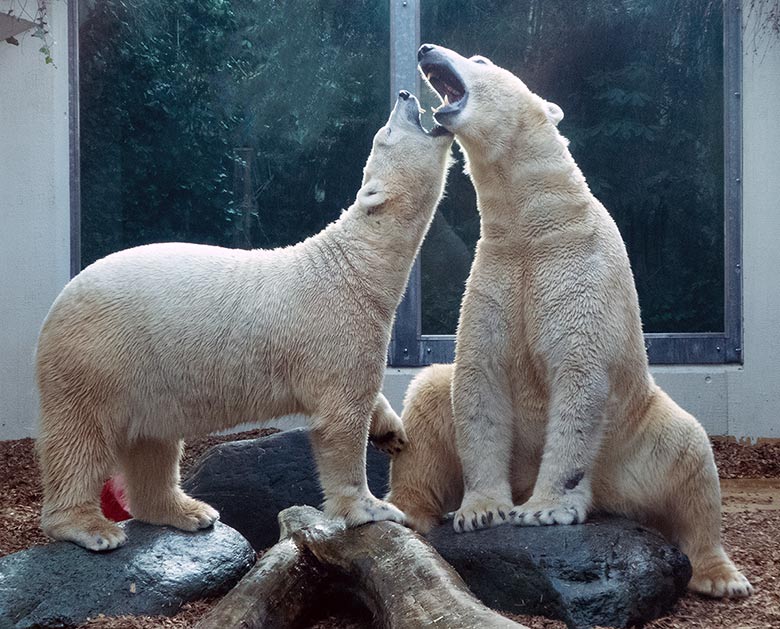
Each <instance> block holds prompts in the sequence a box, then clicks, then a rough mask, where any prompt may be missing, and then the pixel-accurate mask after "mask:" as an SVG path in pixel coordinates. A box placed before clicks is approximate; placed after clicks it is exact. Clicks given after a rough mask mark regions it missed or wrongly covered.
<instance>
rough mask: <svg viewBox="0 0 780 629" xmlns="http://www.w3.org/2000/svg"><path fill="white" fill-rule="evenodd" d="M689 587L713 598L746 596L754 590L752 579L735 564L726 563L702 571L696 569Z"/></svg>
mask: <svg viewBox="0 0 780 629" xmlns="http://www.w3.org/2000/svg"><path fill="white" fill-rule="evenodd" d="M688 589H689V590H691V591H692V592H697V593H698V594H704V595H705V596H711V597H713V598H745V597H746V596H750V595H751V594H753V591H754V590H753V586H752V585H750V581H748V580H747V578H745V576H744V575H743V574H742V573H741V572H740V571H739V570H737V569H736V568H735V567H734V566H733V565H728V564H726V563H723V564H719V565H717V566H714V567H712V568H710V569H709V570H707V571H702V572H697V571H696V570H695V569H694V573H693V577H692V578H691V580H690V582H689V583H688Z"/></svg>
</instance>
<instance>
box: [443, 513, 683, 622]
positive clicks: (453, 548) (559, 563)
mask: <svg viewBox="0 0 780 629" xmlns="http://www.w3.org/2000/svg"><path fill="white" fill-rule="evenodd" d="M428 541H429V542H431V544H432V545H433V546H434V548H436V550H437V551H439V553H440V554H441V556H442V557H444V559H445V560H446V561H448V562H449V563H450V564H451V565H452V566H453V567H454V568H455V570H456V571H457V572H458V573H459V574H460V575H461V577H463V580H464V581H466V583H467V584H468V586H469V587H470V588H471V590H472V591H473V592H474V594H475V595H476V596H477V597H478V598H479V599H480V600H482V602H483V603H485V604H486V605H488V606H489V607H492V608H494V609H499V610H502V611H506V612H510V613H517V614H534V615H543V616H547V617H548V618H557V619H560V620H563V621H564V622H566V624H567V625H568V626H569V627H577V628H580V627H591V626H594V625H602V626H609V627H629V626H634V625H641V624H642V623H643V622H646V621H648V620H651V619H653V618H657V617H658V616H660V615H662V614H664V613H665V612H666V611H668V610H669V609H670V608H671V607H672V605H674V603H675V602H676V601H677V599H678V598H679V597H680V596H681V595H682V594H683V593H684V592H685V587H686V585H687V584H688V581H689V579H690V577H691V566H690V563H689V562H688V559H687V557H686V556H685V555H683V554H682V553H681V552H680V551H679V550H678V549H677V548H675V547H674V546H672V545H670V544H669V543H668V542H666V540H665V539H664V538H663V537H662V536H661V535H660V534H659V533H656V532H655V531H653V530H651V529H648V528H646V527H643V526H640V525H639V524H637V523H635V522H631V521H629V520H624V519H620V518H607V517H595V518H593V519H591V520H590V521H589V522H587V523H586V524H582V525H578V526H541V527H517V526H511V525H504V526H499V527H497V528H493V529H487V530H483V531H477V532H475V533H461V534H458V533H455V532H454V531H453V529H452V524H451V523H445V524H443V525H441V526H439V527H437V528H435V529H434V530H433V531H431V532H430V534H429V535H428Z"/></svg>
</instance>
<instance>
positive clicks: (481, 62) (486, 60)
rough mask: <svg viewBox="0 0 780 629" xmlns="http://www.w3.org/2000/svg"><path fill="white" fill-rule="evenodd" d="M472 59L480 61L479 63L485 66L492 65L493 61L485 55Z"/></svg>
mask: <svg viewBox="0 0 780 629" xmlns="http://www.w3.org/2000/svg"><path fill="white" fill-rule="evenodd" d="M471 61H473V62H474V63H479V64H481V65H483V66H488V65H492V63H491V62H490V60H489V59H486V58H485V57H480V56H476V57H472V58H471Z"/></svg>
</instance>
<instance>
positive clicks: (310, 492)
mask: <svg viewBox="0 0 780 629" xmlns="http://www.w3.org/2000/svg"><path fill="white" fill-rule="evenodd" d="M366 467H367V475H368V486H369V488H370V489H371V492H372V493H373V494H374V495H375V496H378V497H380V498H381V497H382V496H384V494H385V493H386V491H387V483H388V469H389V457H388V456H387V455H386V454H384V453H382V452H380V451H378V450H376V449H375V448H373V447H372V446H369V447H368V450H367V466H366ZM183 487H184V490H185V491H186V492H187V493H188V494H189V495H191V496H193V497H195V498H198V499H200V500H203V501H205V502H207V503H209V504H210V505H211V506H213V507H214V508H215V509H217V510H218V511H219V514H220V520H221V521H222V522H224V523H225V524H227V525H229V526H232V527H233V528H234V529H236V530H237V531H240V532H241V534H242V535H243V536H244V537H246V538H247V539H248V540H249V541H250V542H251V544H252V546H254V547H255V548H256V549H258V550H261V549H264V548H268V547H269V546H273V545H274V544H275V543H276V542H277V541H278V540H279V524H278V522H277V519H276V516H277V515H278V514H279V512H280V511H282V510H284V509H287V508H288V507H293V506H296V505H309V506H312V507H318V508H319V507H320V506H321V505H322V500H323V495H322V490H321V488H320V483H319V476H318V475H317V467H316V464H315V461H314V455H313V453H312V451H311V446H310V445H309V437H308V431H307V430H306V429H305V428H299V429H295V430H287V431H284V432H279V433H276V434H273V435H269V436H268V437H261V438H260V439H250V440H246V441H232V442H228V443H222V444H219V445H217V446H214V447H213V448H211V449H210V450H208V451H207V452H206V453H205V454H204V455H203V457H202V458H201V459H200V461H198V463H197V464H196V466H195V468H194V469H193V470H192V472H191V473H190V475H189V477H188V478H187V479H186V480H185V482H184V483H183Z"/></svg>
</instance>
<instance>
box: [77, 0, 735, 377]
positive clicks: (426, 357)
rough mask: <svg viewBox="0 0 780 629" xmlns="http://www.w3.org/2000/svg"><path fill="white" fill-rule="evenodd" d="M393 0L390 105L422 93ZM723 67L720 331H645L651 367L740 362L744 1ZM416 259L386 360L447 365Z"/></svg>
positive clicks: (728, 9) (403, 12) (448, 356)
mask: <svg viewBox="0 0 780 629" xmlns="http://www.w3.org/2000/svg"><path fill="white" fill-rule="evenodd" d="M421 1H422V0H390V16H389V17H390V102H391V104H392V103H393V102H395V98H396V95H397V93H398V91H399V90H400V89H407V90H409V91H411V92H413V93H415V94H419V93H420V92H419V87H420V77H419V74H418V72H417V62H416V59H417V48H418V47H419V45H420V2H421ZM67 6H68V9H67V10H68V70H69V90H68V96H69V112H70V114H69V116H70V120H69V127H70V129H69V136H70V195H69V196H70V225H71V229H70V231H71V237H70V245H71V275H72V276H73V275H76V274H77V273H78V272H79V271H80V270H81V175H80V159H81V155H80V121H79V40H78V30H79V8H78V1H77V0H73V1H71V2H68V3H67ZM723 42H724V54H723V71H724V81H723V83H724V160H725V169H724V178H725V181H724V206H725V207H724V249H725V250H724V267H725V268H724V332H722V333H696V334H681V333H668V334H663V333H649V334H645V346H646V347H647V353H648V357H649V359H650V362H651V363H653V364H657V365H658V364H734V363H737V364H739V363H742V362H743V361H744V356H743V352H742V268H741V264H742V99H741V95H742V94H741V93H742V11H741V0H724V3H723ZM421 301H422V294H421V276H420V261H419V258H418V259H417V261H416V262H415V263H414V266H413V267H412V273H411V276H410V278H409V283H408V286H407V290H406V294H405V295H404V298H403V300H402V301H401V304H400V305H399V307H398V310H397V312H396V320H395V324H394V327H393V336H392V341H391V344H390V350H389V353H388V358H389V360H388V362H389V364H390V365H391V366H394V367H416V366H423V365H429V364H432V363H441V362H452V360H453V358H454V354H455V335H454V334H448V335H429V334H423V333H422V317H421Z"/></svg>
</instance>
